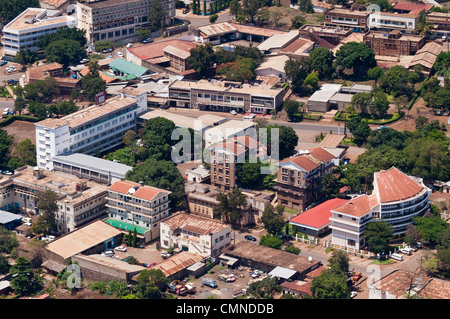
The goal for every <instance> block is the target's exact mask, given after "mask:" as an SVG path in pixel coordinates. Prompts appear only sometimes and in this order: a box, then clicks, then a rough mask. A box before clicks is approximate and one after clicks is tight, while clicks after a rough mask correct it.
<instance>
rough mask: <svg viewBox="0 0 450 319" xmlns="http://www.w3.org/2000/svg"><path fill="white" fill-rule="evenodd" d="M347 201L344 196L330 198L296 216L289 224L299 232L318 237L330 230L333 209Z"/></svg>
mask: <svg viewBox="0 0 450 319" xmlns="http://www.w3.org/2000/svg"><path fill="white" fill-rule="evenodd" d="M347 201H348V200H346V199H342V198H333V199H329V200H327V201H325V202H323V203H322V204H319V205H317V206H315V207H313V208H311V209H308V210H307V211H305V212H304V213H302V214H300V215H297V216H295V217H294V218H292V219H291V220H290V221H289V224H291V225H293V226H294V227H295V229H296V230H297V231H299V232H302V233H305V234H309V235H312V236H316V237H318V236H320V235H322V234H324V233H326V232H327V231H328V230H329V226H330V224H331V221H330V217H331V210H332V209H333V208H336V207H337V206H339V205H342V204H344V203H346V202H347Z"/></svg>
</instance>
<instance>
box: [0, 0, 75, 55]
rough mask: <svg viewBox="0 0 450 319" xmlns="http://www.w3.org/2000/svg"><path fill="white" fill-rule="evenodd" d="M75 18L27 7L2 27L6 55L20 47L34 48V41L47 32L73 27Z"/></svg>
mask: <svg viewBox="0 0 450 319" xmlns="http://www.w3.org/2000/svg"><path fill="white" fill-rule="evenodd" d="M76 26H77V19H76V17H74V16H70V15H61V14H60V12H59V11H56V10H47V9H41V8H28V9H26V10H25V11H24V12H22V13H21V14H20V15H18V16H17V17H16V18H15V19H13V20H12V21H11V22H9V23H8V24H7V25H6V26H4V27H3V37H2V44H3V46H4V52H5V54H6V55H10V56H15V55H16V53H17V52H19V51H20V49H23V48H26V47H28V48H29V49H30V50H36V49H37V47H36V46H35V44H34V43H35V42H36V41H37V40H38V39H39V38H40V37H42V36H43V35H45V34H47V33H53V32H56V31H58V30H59V29H62V28H74V27H76Z"/></svg>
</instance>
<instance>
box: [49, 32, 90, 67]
mask: <svg viewBox="0 0 450 319" xmlns="http://www.w3.org/2000/svg"><path fill="white" fill-rule="evenodd" d="M45 57H46V59H47V62H58V63H60V64H62V65H63V66H64V67H67V66H68V65H69V64H72V63H73V64H77V63H78V62H79V61H80V60H81V59H83V58H85V57H86V50H85V49H84V47H83V46H82V45H80V43H79V42H78V41H76V40H67V39H64V40H57V41H54V42H52V43H50V44H49V45H48V46H47V47H46V48H45Z"/></svg>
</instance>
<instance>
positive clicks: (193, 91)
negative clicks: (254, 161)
mask: <svg viewBox="0 0 450 319" xmlns="http://www.w3.org/2000/svg"><path fill="white" fill-rule="evenodd" d="M283 95H284V90H283V89H273V88H271V87H268V86H251V85H248V84H241V83H236V82H227V81H215V80H213V81H208V80H200V81H197V82H195V81H174V82H173V83H172V84H171V85H169V101H170V103H171V104H172V105H176V106H177V107H188V108H193V109H200V110H210V111H223V112H228V111H231V110H236V111H243V112H251V113H269V112H270V111H271V110H273V109H276V108H278V107H280V106H281V104H282V103H283Z"/></svg>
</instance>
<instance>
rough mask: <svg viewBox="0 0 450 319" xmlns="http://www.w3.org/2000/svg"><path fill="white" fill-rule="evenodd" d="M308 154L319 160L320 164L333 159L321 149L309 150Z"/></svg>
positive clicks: (332, 156)
mask: <svg viewBox="0 0 450 319" xmlns="http://www.w3.org/2000/svg"><path fill="white" fill-rule="evenodd" d="M309 152H310V154H311V155H312V156H314V157H315V158H317V159H318V160H320V161H321V162H322V163H326V162H328V161H331V160H332V159H334V158H335V156H334V155H333V154H331V153H330V152H328V151H327V150H325V149H324V148H322V147H316V148H311V149H310V150H309Z"/></svg>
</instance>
